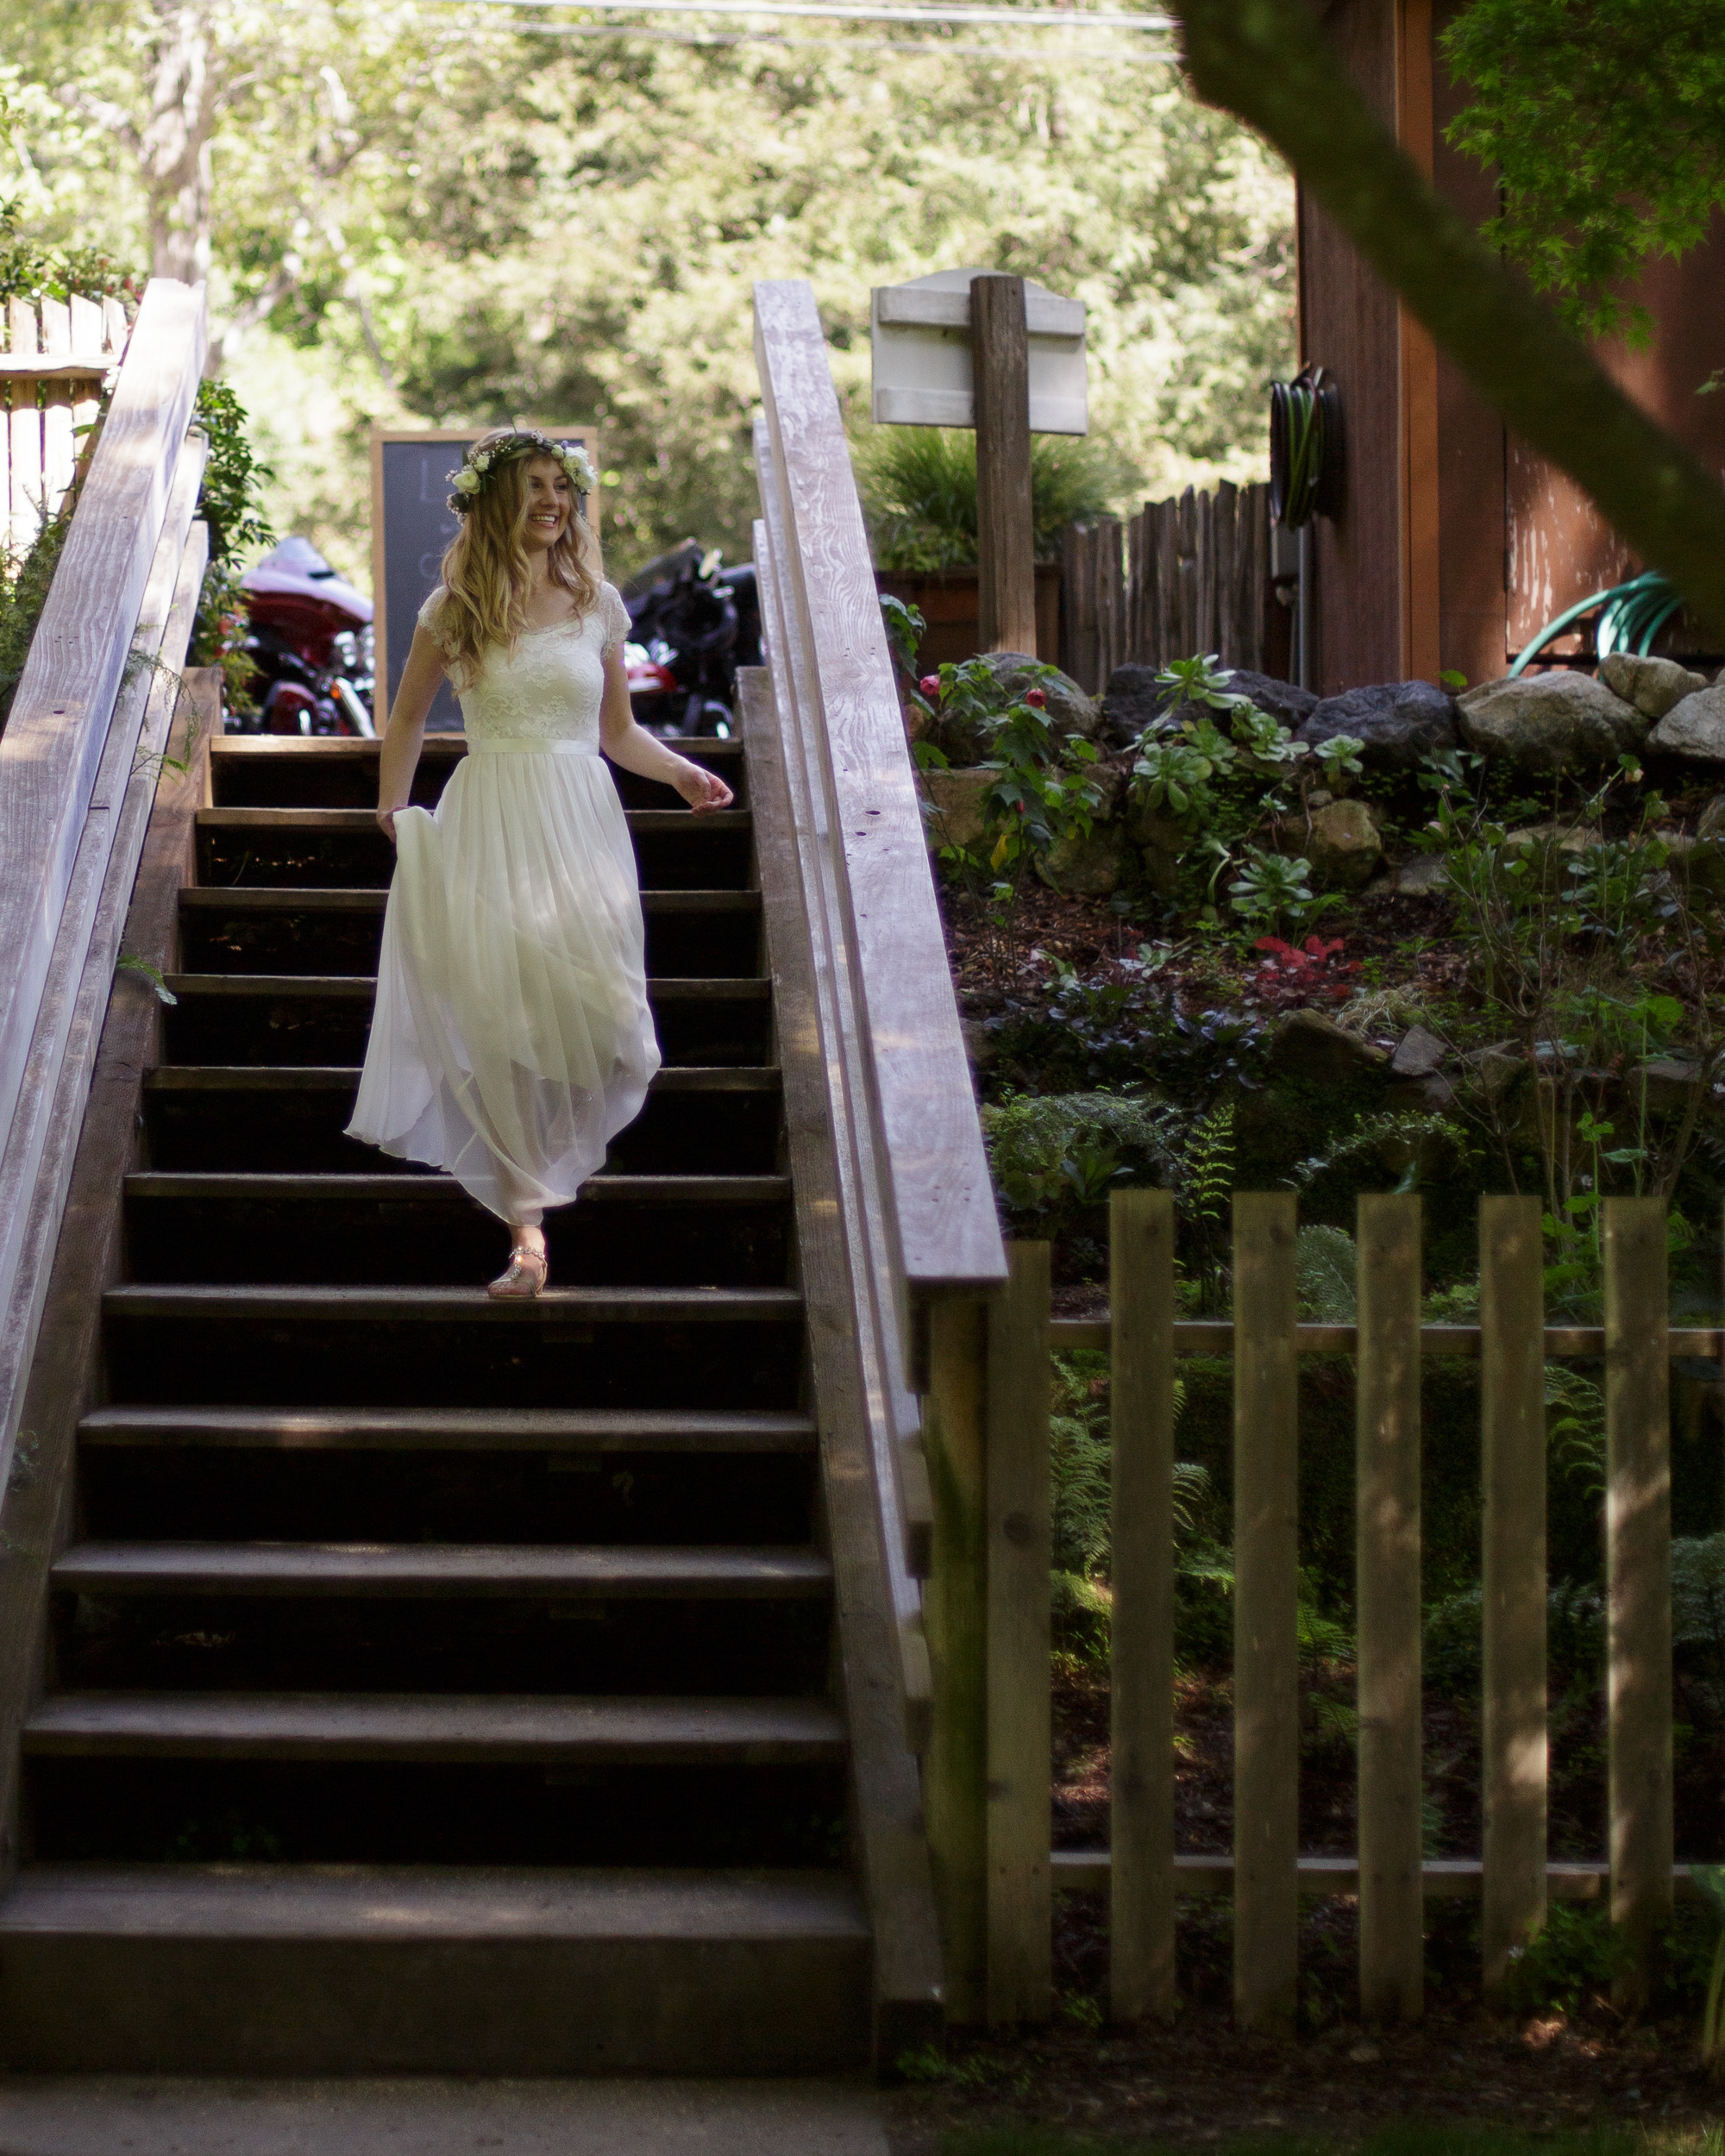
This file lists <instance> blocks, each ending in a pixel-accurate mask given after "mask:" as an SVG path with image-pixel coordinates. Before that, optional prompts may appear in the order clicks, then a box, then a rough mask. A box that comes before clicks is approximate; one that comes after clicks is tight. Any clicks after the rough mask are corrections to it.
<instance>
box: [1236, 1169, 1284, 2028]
mask: <svg viewBox="0 0 1725 2156" xmlns="http://www.w3.org/2000/svg"><path fill="white" fill-rule="evenodd" d="M1297 1225H1298V1221H1297V1217H1296V1213H1295V1199H1294V1198H1293V1196H1292V1195H1291V1194H1283V1193H1281V1192H1276V1193H1272V1194H1240V1195H1239V1196H1237V1197H1236V1198H1235V1200H1234V1205H1233V1229H1234V1319H1235V1324H1234V2012H1235V2015H1236V2016H1237V2018H1238V2019H1239V2022H1240V2024H1241V2026H1242V2027H1243V2028H1251V2029H1265V2030H1278V2029H1288V2028H1292V2026H1293V2021H1294V2014H1295V2006H1296V2004H1297V1999H1298V1989H1299V1922H1300V1903H1299V1894H1298V1890H1297V1883H1296V1874H1295V1862H1296V1860H1297V1858H1298V1856H1299V1848H1300V1713H1299V1701H1300V1655H1299V1641H1298V1608H1299V1589H1300V1581H1299V1568H1300V1553H1299V1534H1298V1514H1299V1480H1298V1468H1299V1462H1298V1426H1299V1363H1298V1361H1297V1359H1296V1357H1295V1346H1294V1327H1295V1313H1296V1309H1297V1303H1296V1300H1295V1277H1294V1249H1295V1231H1296V1228H1297Z"/></svg>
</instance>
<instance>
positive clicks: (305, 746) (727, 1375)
mask: <svg viewBox="0 0 1725 2156" xmlns="http://www.w3.org/2000/svg"><path fill="white" fill-rule="evenodd" d="M460 749H461V743H459V742H458V741H449V740H438V739H436V738H434V739H433V740H432V741H431V742H430V743H429V744H428V753H427V755H426V757H425V759H424V761H423V765H422V768H421V773H420V778H419V782H418V788H417V795H416V798H418V799H423V800H426V801H430V800H431V799H435V798H436V793H438V792H439V791H440V789H441V787H442V784H443V782H444V780H446V778H447V776H448V774H449V771H450V769H451V768H453V761H454V757H455V755H456V754H458V753H459V752H460ZM702 753H703V755H705V756H706V757H707V759H708V760H710V761H712V762H714V763H715V764H716V765H718V766H720V767H722V768H724V771H725V774H726V775H727V777H729V778H730V780H731V783H732V784H733V785H734V786H735V787H736V788H737V795H738V801H739V804H740V805H739V806H738V807H737V809H736V810H735V811H733V812H727V813H724V814H720V815H715V816H712V817H707V818H691V817H690V816H688V815H687V813H686V812H683V811H681V809H680V808H677V807H674V806H672V805H668V804H669V802H670V799H671V797H669V795H668V793H666V792H665V790H663V789H661V788H657V787H649V786H648V785H646V784H645V783H644V782H643V781H641V780H635V779H632V778H630V777H627V776H626V775H620V777H619V785H620V787H621V789H622V791H623V793H624V801H625V805H626V807H627V809H628V812H629V819H630V827H631V830H632V831H633V834H634V837H635V843H636V847H637V855H638V858H639V861H640V864H641V871H642V881H643V894H644V904H645V911H646V922H647V950H648V970H649V976H650V993H651V997H652V1003H653V1008H654V1012H655V1018H656V1021H657V1024H658V1027H659V1032H660V1038H661V1042H662V1046H663V1050H664V1053H665V1058H666V1066H665V1069H663V1071H662V1073H661V1075H660V1076H659V1078H658V1080H657V1081H656V1082H655V1087H654V1088H653V1092H652V1094H651V1097H650V1100H649V1105H648V1106H647V1108H646V1111H645V1112H644V1113H643V1115H642V1117H641V1118H640V1119H639V1120H638V1122H637V1124H636V1125H634V1126H633V1127H632V1128H631V1129H630V1130H629V1131H626V1132H625V1133H624V1134H623V1136H622V1137H621V1138H619V1139H618V1142H617V1144H616V1145H615V1146H614V1148H613V1150H612V1158H611V1160H610V1162H609V1163H608V1164H607V1170H606V1172H605V1174H604V1175H602V1176H600V1177H599V1178H597V1179H596V1180H595V1181H594V1182H593V1184H592V1185H591V1186H590V1187H589V1188H588V1189H587V1190H586V1192H585V1193H584V1194H582V1197H581V1199H580V1201H579V1203H578V1204H577V1205H576V1206H574V1207H573V1208H572V1209H570V1210H568V1211H567V1212H564V1213H558V1214H556V1215H554V1216H553V1217H552V1218H551V1219H549V1221H548V1224H547V1225H548V1231H549V1240H550V1252H551V1274H552V1281H553V1283H554V1284H553V1287H552V1288H551V1290H550V1292H549V1294H546V1295H545V1296H544V1297H543V1299H542V1300H540V1301H538V1302H536V1303H532V1304H510V1303H495V1302H492V1301H490V1300H487V1299H486V1297H485V1296H484V1295H483V1294H481V1293H480V1292H479V1287H480V1283H481V1282H483V1281H484V1280H485V1279H486V1277H487V1275H489V1274H490V1273H491V1272H492V1271H493V1270H495V1269H498V1268H499V1266H500V1264H501V1262H502V1259H503V1257H504V1255H505V1236H504V1232H503V1231H502V1229H501V1227H500V1226H499V1224H498V1223H496V1222H495V1221H493V1220H492V1219H490V1217H489V1216H487V1215H486V1214H484V1213H481V1212H480V1210H479V1208H478V1207H476V1206H474V1205H473V1204H472V1202H471V1201H470V1200H467V1197H466V1196H465V1194H463V1193H462V1192H461V1190H460V1188H458V1187H457V1186H455V1184H454V1183H453V1182H452V1181H450V1180H449V1178H448V1177H446V1176H443V1175H434V1174H430V1173H427V1172H424V1171H423V1170H418V1169H414V1168H413V1167H412V1166H411V1164H408V1163H397V1162H393V1161H391V1160H388V1159H386V1158H385V1157H383V1156H380V1155H378V1154H376V1153H375V1152H373V1151H372V1150H370V1149H368V1148H366V1147H363V1146H361V1145H358V1144H354V1142H352V1141H351V1140H349V1139H348V1138H345V1137H344V1136H343V1135H342V1128H343V1125H344V1124H345V1123H346V1121H347V1120H348V1116H349V1114H350V1112H351V1109H352V1103H353V1099H354V1088H355V1086H356V1083H357V1079H358V1069H357V1066H358V1064H359V1062H360V1061H361V1056H362V1054H363V1050H364V1043H365V1037H366V1031H367V1023H368V1019H369V1015H370V1009H371V1001H372V993H373V977H372V976H373V971H374V968H375V964H376V955H377V949H378V940H379V935H380V928H381V923H382V916H383V903H384V896H385V890H386V886H387V883H388V881H389V876H390V873H391V868H392V856H391V849H390V848H389V846H388V844H387V843H386V841H385V840H384V839H383V837H381V836H380V834H379V832H378V831H377V830H376V828H375V825H374V824H373V818H372V813H371V809H370V806H369V804H370V803H371V802H372V801H373V800H374V799H375V787H376V746H375V744H374V743H361V742H354V743H323V742H298V741H285V742H276V741H272V740H268V739H250V738H233V739H219V740H217V741H216V742H214V743H211V744H210V750H209V768H210V774H211V775H210V784H209V798H208V801H207V804H206V805H204V806H203V807H201V808H199V809H198V812H197V815H196V827H197V828H196V868H195V878H194V880H193V881H191V882H190V883H189V884H187V885H186V886H185V888H184V889H182V890H181V891H180V893H179V902H178V922H177V943H178V951H177V958H176V960H175V965H176V968H177V969H176V970H173V972H172V973H171V974H170V975H169V979H168V987H169V990H170V992H171V993H172V994H173V996H174V998H175V999H176V1000H175V1002H174V1003H173V1006H172V1007H171V1008H168V1009H166V1010H165V1011H164V1012H163V1013H162V1021H161V1026H160V1061H159V1062H158V1063H157V1064H156V1066H155V1067H154V1069H149V1070H148V1071H147V1072H146V1073H145V1074H144V1076H143V1083H142V1091H141V1125H142V1127H141V1134H140V1137H139V1138H138V1141H137V1144H136V1147H135V1152H134V1155H133V1162H134V1164H133V1166H132V1168H131V1170H130V1172H129V1173H128V1174H127V1175H126V1176H125V1179H124V1188H123V1238H122V1250H123V1257H122V1262H121V1266H120V1270H119V1277H118V1278H116V1280H115V1281H114V1282H113V1283H112V1284H111V1285H110V1286H109V1287H108V1288H106V1290H105V1293H104V1294H103V1298H102V1303H101V1315H100V1362H99V1372H100V1375H99V1379H98V1383H97V1404H95V1405H93V1406H92V1407H90V1409H89V1411H88V1412H87V1413H85V1414H84V1415H83V1417H82V1420H81V1422H80V1423H79V1425H78V1432H77V1454H76V1471H75V1492H74V1495H73V1496H72V1500H71V1511H70V1514H69V1515H68V1517H67V1520H66V1532H65V1537H64V1541H65V1546H64V1547H63V1549H62V1550H61V1552H60V1555H59V1556H58V1557H56V1558H54V1559H53V1563H52V1569H51V1571H50V1572H49V1573H48V1576H47V1586H48V1589H49V1608H50V1612H51V1616H50V1622H49V1626H48V1632H47V1640H46V1645H45V1658H44V1662H43V1665H42V1672H41V1683H40V1685H39V1687H38V1691H39V1697H38V1699H37V1702H36V1703H35V1704H34V1707H33V1708H31V1709H30V1711H29V1712H28V1717H27V1719H25V1720H24V1721H23V1723H22V1732H21V1739H20V1742H21V1747H22V1808H21V1821H22V1826H21V1851H20V1853H21V1856H22V1864H21V1866H20V1868H19V1869H18V1871H17V1872H16V1877H15V1879H14V1882H13V1883H12V1885H11V1887H10V1890H9V1892H8V1893H7V1895H6V1896H5V1898H4V1900H3V1902H0V2060H3V2063H4V2064H5V2065H7V2066H9V2067H11V2068H13V2069H30V2070H39V2071H40V2070H47V2071H84V2070H107V2071H133V2072H136V2071H177V2072H230V2073H248V2074H255V2073H271V2072H343V2071H373V2072H376V2071H398V2072H407V2071H444V2072H449V2071H454V2072H463V2073H482V2072H489V2073H509V2074H513V2073H548V2072H549V2073H555V2072H568V2071H593V2070H603V2071H612V2072H627V2071H706V2072H714V2071H718V2072H769V2073H770V2072H784V2071H825V2070H831V2069H837V2068H847V2067H855V2066H857V2065H862V2064H863V2063H865V2062H866V2060H867V2059H869V2055H870V2047H871V2042H873V2043H874V2044H875V2046H876V2048H877V2050H878V2047H879V2045H880V2044H881V2042H882V2041H884V2040H887V2039H883V2038H882V2036H881V2012H882V2009H881V1999H880V1996H879V1990H880V1987H879V1984H878V1983H877V1982H876V1980H875V1978H876V1965H875V1935H874V1934H875V1920H874V1918H873V1917H872V1916H871V1897H870V1895H869V1892H868V1891H867V1890H866V1889H867V1885H868V1880H867V1877H866V1874H867V1872H868V1868H869V1861H868V1844H869V1824H868V1821H867V1820H866V1819H865V1818H863V1817H862V1816H861V1815H860V1814H859V1804H860V1805H861V1806H862V1808H863V1809H864V1810H866V1808H867V1807H868V1805H869V1802H872V1801H875V1800H872V1799H871V1798H870V1797H869V1789H871V1788H875V1787H878V1786H880V1784H881V1774H880V1772H879V1771H867V1772H864V1773H862V1775H861V1776H860V1777H859V1773H858V1771H857V1763H856V1758H855V1756H854V1744H853V1737H852V1730H851V1721H852V1719H853V1718H852V1715H851V1712H850V1704H849V1700H848V1691H847V1683H848V1679H847V1670H848V1669H849V1668H850V1664H849V1663H848V1662H847V1650H846V1645H845V1640H844V1637H843V1626H841V1625H836V1624H835V1594H834V1565H833V1561H832V1557H831V1537H830V1533H829V1519H828V1508H827V1503H826V1501H825V1497H824V1494H823V1484H822V1477H821V1474H820V1472H819V1465H820V1463H819V1451H818V1445H817V1416H816V1414H815V1413H814V1412H813V1404H814V1403H813V1401H812V1393H811V1387H810V1381H809V1373H808V1369H807V1368H806V1362H807V1331H806V1313H805V1308H804V1300H803V1294H802V1289H801V1285H800V1282H801V1257H800V1238H799V1227H798V1217H797V1213H796V1211H795V1206H794V1202H793V1200H794V1198H795V1193H794V1191H793V1182H792V1178H791V1175H790V1174H789V1173H788V1171H787V1149H786V1143H785V1136H784V1115H783V1101H782V1095H781V1073H780V1069H779V1057H778V1050H777V1038H776V1032H775V1001H774V989H773V983H772V981H771V978H770V977H769V972H768V963H767V953H766V949H765V945H764V943H763V927H762V894H761V892H760V890H759V888H758V881H759V879H758V876H757V874H756V867H755V862H756V853H755V848H754V843H753V832H752V827H751V817H750V810H749V807H748V805H747V802H748V798H749V796H748V773H747V770H746V768H745V763H744V759H743V755H742V751H741V745H740V744H737V743H715V744H712V746H711V747H710V748H706V749H704V750H703V752H702ZM61 1260H62V1266H64V1263H65V1260H66V1246H65V1244H64V1243H63V1244H62V1250H61ZM854 1660H855V1656H854V1654H853V1655H852V1656H851V1661H852V1662H854ZM850 1682H854V1677H853V1678H852V1679H851V1680H850ZM877 1720H878V1717H877ZM890 1778H891V1777H890V1774H889V1775H888V1779H890ZM900 1783H902V1776H900ZM859 1789H860V1791H861V1794H860V1796H859ZM926 2005H927V2009H928V2012H929V2013H931V2014H938V2009H937V2008H936V2007H935V2006H934V2003H933V1998H932V1996H930V1998H929V2000H928V2001H927V2002H926ZM888 2018H889V2019H890V2015H889V2016H888ZM914 2021H915V2015H914V2013H912V2015H911V2017H910V2019H909V2020H906V2019H904V2018H903V2015H902V2014H901V2015H900V2019H899V2020H898V2021H894V2022H893V2024H892V2032H891V2035H890V2040H891V2041H892V2042H894V2043H895V2042H897V2041H900V2040H902V2038H903V2037H904V2036H905V2035H906V2034H908V2033H910V2032H911V2031H912V2029H913V2023H914Z"/></svg>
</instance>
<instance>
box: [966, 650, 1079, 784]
mask: <svg viewBox="0 0 1725 2156" xmlns="http://www.w3.org/2000/svg"><path fill="white" fill-rule="evenodd" d="M982 661H983V664H984V665H985V666H986V667H988V671H989V673H990V674H993V675H994V679H995V680H997V681H998V682H999V683H1000V686H1001V688H1002V689H1004V690H1005V691H1006V693H1007V695H1008V696H1020V695H1022V694H1023V693H1024V692H1025V690H1026V689H1027V688H1032V687H1036V688H1040V689H1041V690H1043V691H1044V693H1045V694H1046V696H1047V698H1048V704H1047V707H1046V708H1047V712H1048V718H1049V721H1050V723H1051V725H1052V726H1053V728H1054V731H1055V733H1056V735H1057V736H1059V735H1063V734H1082V735H1083V736H1084V737H1085V739H1086V740H1087V741H1088V739H1090V738H1091V737H1092V736H1094V735H1095V731H1096V729H1097V727H1098V725H1099V724H1101V707H1100V705H1097V703H1096V702H1095V699H1094V698H1091V697H1088V696H1086V695H1085V693H1084V692H1083V690H1082V689H1081V688H1080V687H1079V686H1078V684H1077V683H1076V681H1075V680H1073V679H1072V677H1071V675H1070V674H1055V675H1054V677H1053V679H1052V680H1046V681H1032V678H1031V676H1030V674H1029V673H1028V672H1027V671H1026V669H1027V668H1029V667H1033V666H1035V664H1036V661H1035V660H1034V659H1032V658H1031V657H1030V656H1029V655H1027V654H1026V653H1025V652H1022V651H989V652H985V653H983V654H982ZM925 739H927V740H930V741H932V742H933V743H934V745H935V746H936V748H938V749H940V750H941V752H942V753H943V754H944V755H945V756H946V757H947V758H948V760H949V761H950V762H952V763H954V764H956V765H971V764H975V763H979V762H980V761H982V758H983V757H984V756H985V755H987V754H988V743H987V741H986V740H985V739H984V738H983V736H982V732H981V730H979V729H978V728H976V727H975V726H972V725H969V724H967V723H966V722H964V721H963V720H961V719H958V718H951V717H949V716H948V715H947V714H946V713H944V712H943V711H940V709H939V707H938V706H937V707H936V714H935V717H934V718H933V720H932V721H931V723H930V724H928V725H927V727H926V728H925Z"/></svg>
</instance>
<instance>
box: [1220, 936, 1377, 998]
mask: <svg viewBox="0 0 1725 2156" xmlns="http://www.w3.org/2000/svg"><path fill="white" fill-rule="evenodd" d="M1252 949H1253V950H1261V951H1262V952H1263V953H1264V956H1263V958H1262V959H1260V960H1259V962H1258V964H1257V965H1256V966H1255V967H1254V968H1252V970H1251V973H1250V974H1248V975H1247V976H1246V993H1248V994H1249V995H1250V996H1251V997H1252V998H1253V1000H1255V1001H1257V1002H1258V1003H1263V1004H1267V1005H1268V1006H1270V1009H1271V1010H1272V1011H1290V1010H1292V1009H1293V1008H1294V1007H1295V1005H1296V1004H1302V1003H1346V1002H1347V1001H1348V1000H1349V999H1350V997H1352V994H1353V993H1354V986H1355V983H1356V982H1357V981H1358V978H1359V962H1358V960H1357V959H1352V958H1345V957H1344V956H1342V949H1343V946H1342V939H1341V937H1339V936H1332V937H1328V938H1326V937H1322V936H1308V937H1307V938H1306V940H1305V942H1304V943H1303V944H1301V945H1298V946H1295V944H1293V943H1283V940H1282V938H1281V937H1279V936H1260V937H1258V941H1257V942H1256V943H1254V944H1253V945H1252Z"/></svg>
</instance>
